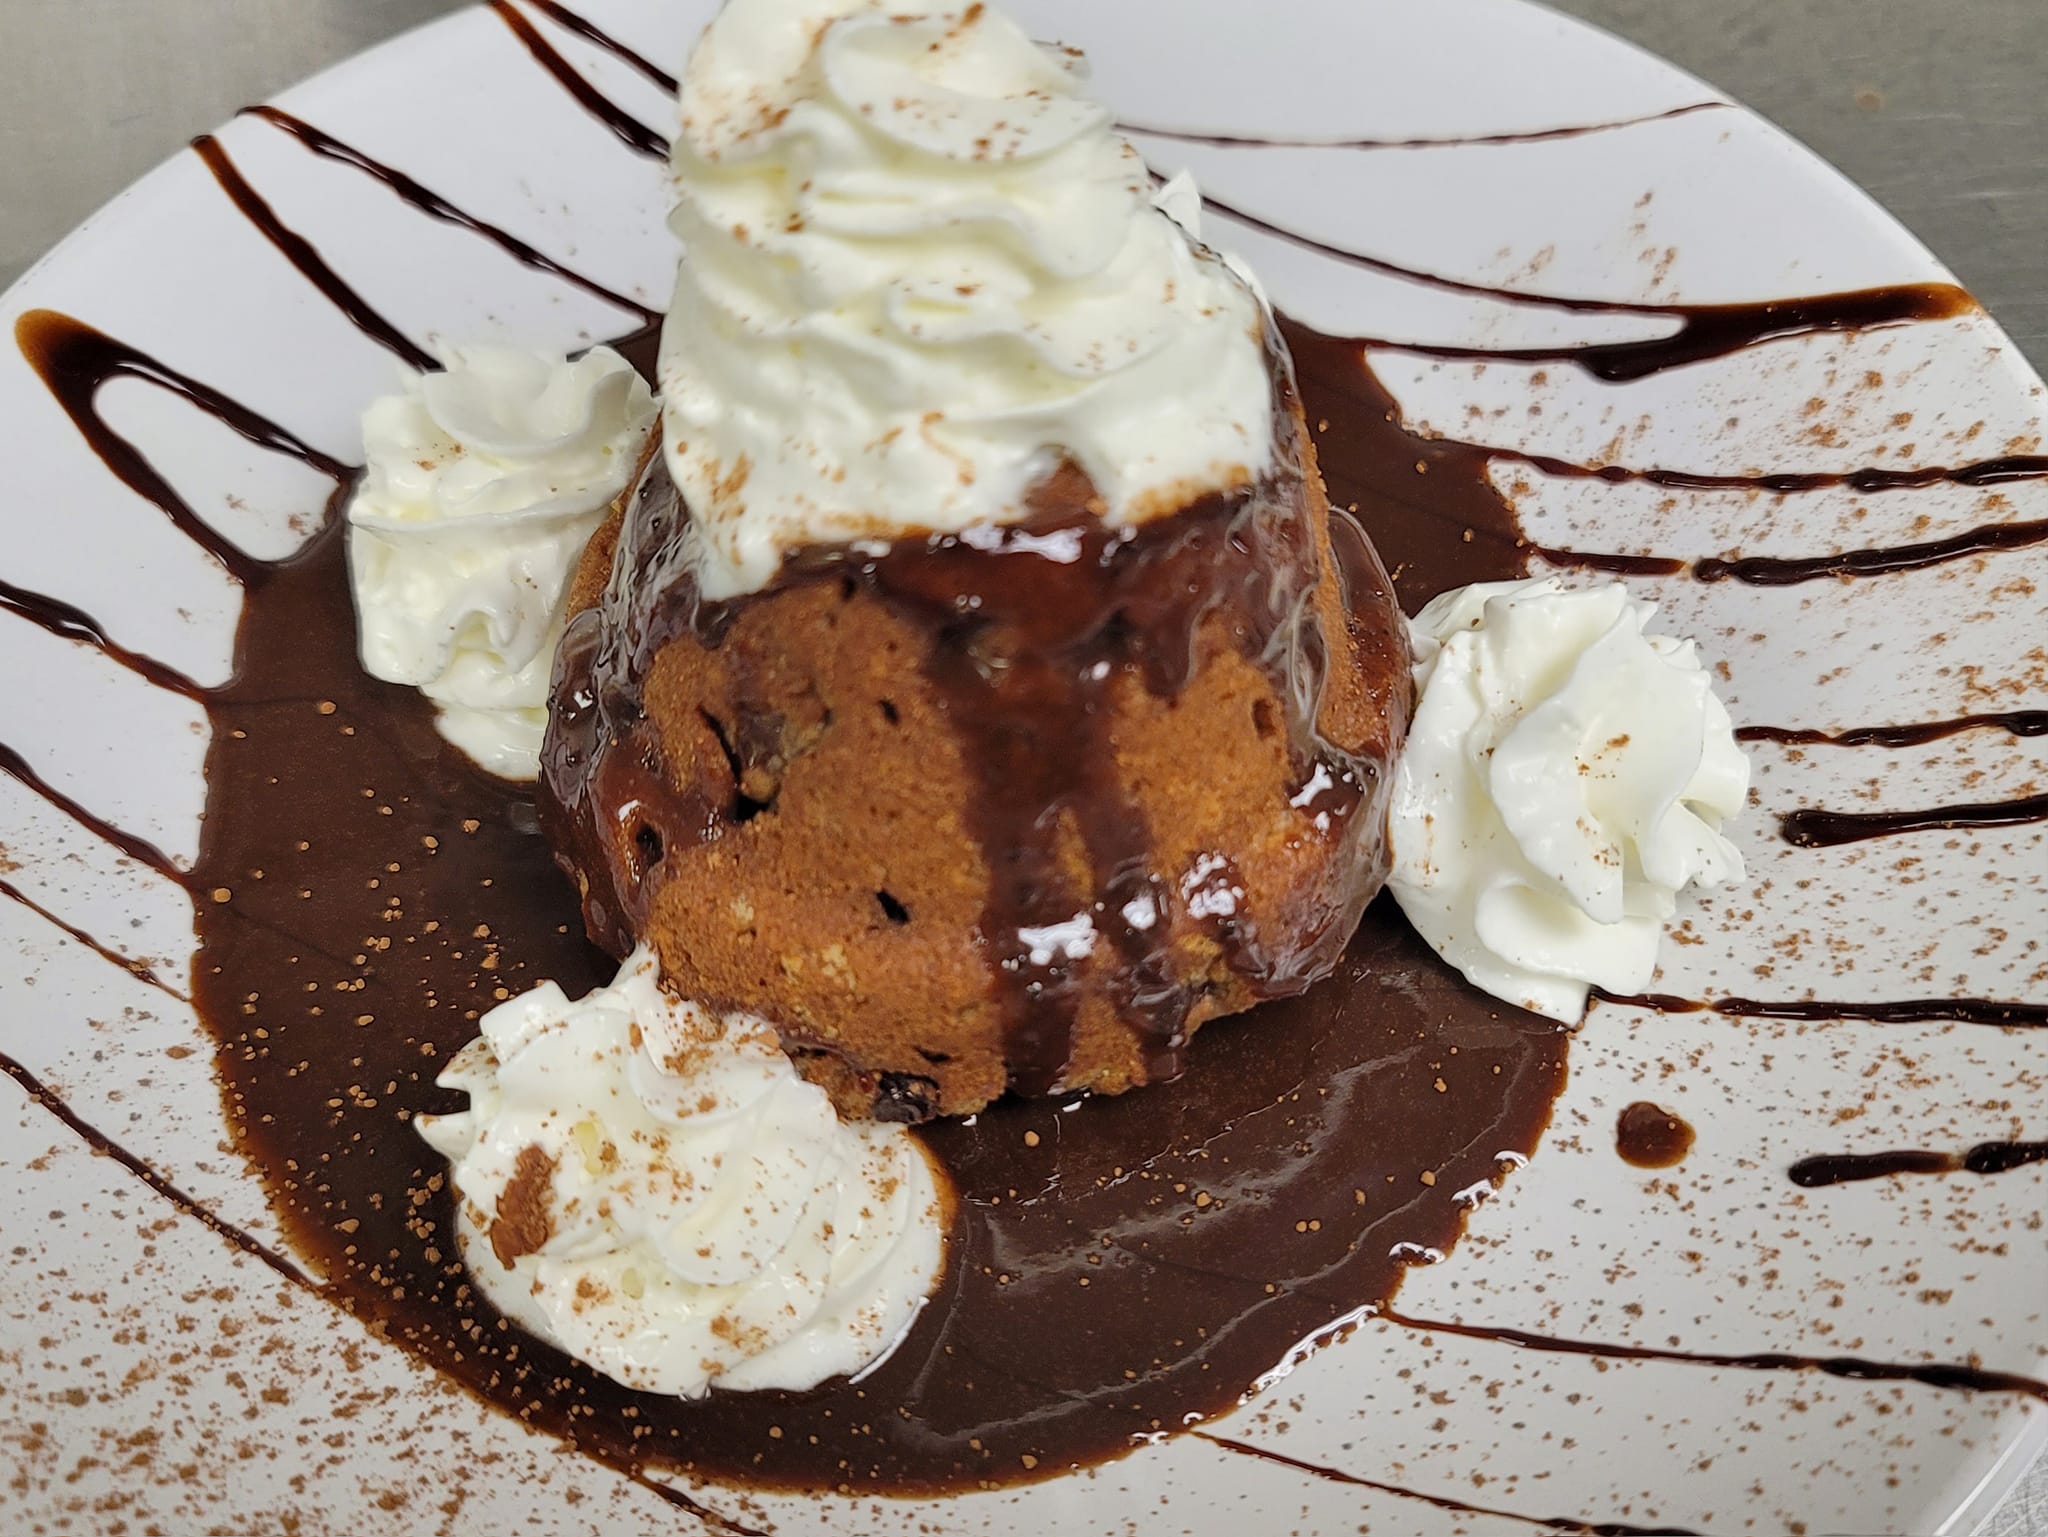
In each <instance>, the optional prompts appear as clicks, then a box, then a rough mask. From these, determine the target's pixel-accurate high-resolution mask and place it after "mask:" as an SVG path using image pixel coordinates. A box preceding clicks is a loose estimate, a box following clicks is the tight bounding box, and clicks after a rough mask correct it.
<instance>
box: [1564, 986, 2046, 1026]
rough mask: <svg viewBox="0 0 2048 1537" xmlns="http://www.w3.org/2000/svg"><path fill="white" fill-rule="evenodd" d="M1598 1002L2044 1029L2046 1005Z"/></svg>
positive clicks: (1747, 1015) (1620, 997) (1634, 998)
mask: <svg viewBox="0 0 2048 1537" xmlns="http://www.w3.org/2000/svg"><path fill="white" fill-rule="evenodd" d="M1593 996H1594V997H1596V998H1598V999H1600V1000H1601V1001H1602V1002H1603V1003H1613V1004H1620V1005H1622V1006H1623V1007H1626V1008H1632V1009H1649V1010H1651V1011H1653V1012H1655V1013H1658V1014H1720V1015H1724V1016H1726V1017H1728V1018H1730V1019H1789V1020H1812V1021H1814V1022H1816V1023H1824V1022H1827V1021H1831V1020H1851V1021H1857V1022H1860V1023H1864V1024H1878V1025H1927V1024H1952V1025H1988V1026H1991V1027H1993V1028H1997V1029H2021V1030H2039V1029H2044V1028H2048V1004H2042V1003H2016V1002H2008V1001H2005V1000H2002V999H1995V998H1908V999H1900V1000H1899V1001H1897V1002H1894V1003H1842V1002H1834V1001H1829V1000H1826V999H1791V1000H1780V1001H1776V1002H1767V1001H1765V1000H1763V999H1759V998H1680V997H1677V996H1676V995H1674V994H1671V993H1610V992H1608V991H1606V990H1605V989H1603V988H1597V987H1596V988H1594V989H1593Z"/></svg>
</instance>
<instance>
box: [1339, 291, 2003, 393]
mask: <svg viewBox="0 0 2048 1537" xmlns="http://www.w3.org/2000/svg"><path fill="white" fill-rule="evenodd" d="M1506 292H1508V290H1503V293H1506ZM1976 308H1977V301H1976V300H1975V299H1972V298H1971V297H1970V296H1969V295H1968V294H1967V293H1965V292H1964V291H1963V290H1962V289H1960V288H1957V287H1956V286H1954V285H1953V284H1950V283H1916V284H1909V285H1906V286H1904V287H1896V288H1870V289H1863V290H1860V291H1858V292H1854V293H1841V294H1827V295H1823V296H1820V297H1816V298H1810V299H1768V300H1765V301H1763V302H1762V303H1758V304H1703V305H1694V306H1687V307H1684V308H1679V307H1676V306H1667V307H1662V308H1653V307H1649V306H1644V307H1642V308H1639V309H1630V310H1629V311H1627V313H1630V314H1643V315H1650V314H1668V315H1671V316H1672V317H1673V318H1675V319H1677V320H1678V322H1679V326H1678V329H1677V330H1675V331H1673V332H1671V333H1670V334H1669V335H1667V336H1656V337H1651V338H1648V339H1647V340H1643V341H1626V342H1577V343H1572V344H1570V345H1564V346H1555V347H1460V346H1452V345H1446V344H1439V343H1435V342H1406V341H1389V340H1384V339H1380V338H1371V337H1360V338H1359V343H1360V345H1361V346H1365V347H1370V348H1372V349H1373V350H1375V351H1379V352H1400V353H1407V354H1410V355H1411V356H1415V357H1425V358H1442V359H1445V360H1446V361H1459V360H1475V359H1478V360H1484V361H1487V362H1496V363H1569V364H1571V365H1572V366H1573V367H1575V368H1580V369H1583V370H1585V371H1586V372H1587V373H1589V374H1591V375H1592V376H1593V377H1594V378H1596V379H1600V380H1604V381H1605V382H1607V383H1609V384H1628V383H1633V382H1634V381H1636V380H1638V379H1646V378H1649V377H1650V376H1651V375H1653V374H1660V373H1663V372H1665V371H1666V370H1667V369H1673V368H1685V367H1688V366H1690V365H1691V364H1694V363H1702V362H1706V361H1708V360H1710V359H1717V358H1725V357H1730V356H1732V355H1733V354H1735V353H1738V352H1744V351H1747V350H1748V349H1749V348H1751V347H1759V346H1762V345H1763V344H1764V343H1765V342H1772V341H1780V340H1782V339H1784V338H1786V337H1792V336H1817V335H1821V334H1824V333H1827V332H1836V331H1874V330H1880V329H1882V328H1884V327H1887V326H1896V325H1915V324H1920V323H1922V322H1925V321H1930V320H1946V319H1951V318H1953V317H1955V316H1958V315H1966V314H1971V313H1974V312H1975V311H1976Z"/></svg>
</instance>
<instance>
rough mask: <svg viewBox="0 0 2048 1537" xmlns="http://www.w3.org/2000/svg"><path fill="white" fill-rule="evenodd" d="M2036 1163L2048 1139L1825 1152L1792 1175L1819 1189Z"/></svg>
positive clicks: (2047, 1151)
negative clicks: (1958, 1147) (1942, 1148)
mask: <svg viewBox="0 0 2048 1537" xmlns="http://www.w3.org/2000/svg"><path fill="white" fill-rule="evenodd" d="M2033 1163H2048V1142H1980V1143H1978V1144H1977V1146H1975V1147H1973V1148H1971V1149H1969V1150H1968V1151H1967V1152H1962V1153H1936V1152H1922V1151H1917V1150H1906V1151H1899V1152H1890V1153H1824V1154H1820V1155H1818V1156H1816V1157H1813V1158H1802V1159H1800V1160H1799V1162H1797V1163H1795V1164H1793V1165H1792V1168H1791V1177H1792V1183H1793V1184H1795V1185H1798V1186H1801V1187H1802V1188H1804V1189H1807V1190H1817V1189H1820V1188H1823V1187H1825V1186H1828V1185H1847V1184H1853V1183H1855V1182H1857V1181H1860V1180H1866V1179H1888V1178H1890V1177H1891V1176H1893V1175H1896V1174H2010V1173H2011V1172H2012V1171H2013V1170H2014V1169H2024V1168H2025V1167H2026V1166H2027V1165H2028V1164H2033Z"/></svg>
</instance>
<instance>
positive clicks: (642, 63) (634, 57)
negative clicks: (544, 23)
mask: <svg viewBox="0 0 2048 1537" xmlns="http://www.w3.org/2000/svg"><path fill="white" fill-rule="evenodd" d="M526 3H527V4H528V5H530V6H532V7H533V8H534V9H535V10H536V11H539V12H540V13H541V15H543V16H545V17H547V18H548V19H549V20H551V21H553V22H554V23H555V24H556V25H557V26H560V27H562V28H564V29H565V30H567V31H570V32H573V33H575V34H576V35H577V36H578V37H580V38H582V39H583V40H584V41H585V42H590V43H595V44H596V45H597V46H598V47H600V48H602V49H603V50H604V51H605V52H606V53H609V54H611V55H612V56H613V57H614V58H617V59H622V60H624V61H625V62H626V63H627V64H630V65H632V66H633V68H634V69H636V70H638V71H639V72H640V73H641V74H642V75H644V76H646V77H647V79H648V80H650V81H651V82H653V83H654V84H655V85H657V86H659V87H660V88H661V89H662V90H664V91H667V92H668V93H669V94H670V95H674V94H675V92H676V90H677V88H678V87H679V85H680V84H681V82H680V81H678V80H677V79H676V77H675V76H674V75H671V74H670V73H669V72H668V71H667V70H665V69H663V68H662V67H661V66H660V65H658V64H656V63H655V62H654V61H653V60H652V59H650V58H648V57H647V55H645V54H644V53H641V52H639V51H637V50H636V49H632V48H628V47H627V46H626V45H625V44H624V43H622V42H620V41H619V40H618V39H617V38H615V37H613V36H612V35H611V33H609V32H606V31H605V30H604V29H603V28H601V27H599V26H598V25H597V24H596V23H595V22H593V21H591V20H590V19H589V18H588V17H585V16H579V15H577V14H576V12H574V11H572V10H570V9H569V7H567V6H566V5H563V4H562V3H561V0H526Z"/></svg>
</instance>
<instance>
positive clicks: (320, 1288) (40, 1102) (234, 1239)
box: [0, 1053, 768, 1537]
mask: <svg viewBox="0 0 2048 1537" xmlns="http://www.w3.org/2000/svg"><path fill="white" fill-rule="evenodd" d="M0 1073H4V1074H6V1075H7V1077H9V1078H11V1079H13V1080H14V1082H15V1084H16V1085H17V1086H18V1087H19V1088H20V1089H21V1091H22V1093H24V1094H25V1095H27V1096H28V1098H29V1099H30V1100H31V1101H32V1102H33V1103H34V1104H35V1105H36V1106H37V1107H38V1108H39V1109H41V1110H42V1111H43V1112H44V1113H46V1114H47V1115H49V1116H50V1117H51V1118H52V1119H53V1120H55V1121H57V1122H58V1123H59V1124H61V1125H62V1126H63V1127H64V1128H65V1129H66V1130H68V1131H69V1132H71V1134H72V1135H73V1136H75V1137H77V1138H78V1140H79V1141H80V1142H82V1143H84V1144H85V1145H86V1146H87V1147H89V1148H91V1149H92V1150H93V1152H95V1153H97V1154H99V1155H100V1156H101V1157H104V1158H111V1159H112V1160H113V1161H114V1162H115V1163H117V1164H119V1165H120V1166H121V1167H122V1168H124V1169H126V1170H127V1171H128V1172H129V1173H130V1174H132V1175H134V1176H135V1177H136V1178H137V1179H139V1180H140V1181H142V1183H143V1184H145V1185H147V1186H148V1187H149V1188H150V1189H151V1190H152V1191H154V1192H155V1193H156V1194H157V1195H159V1196H161V1197H162V1198H163V1199H164V1200H165V1201H167V1202H169V1203H170V1204H171V1205H172V1206H173V1207H175V1208H176V1209H177V1210H178V1211H179V1212H180V1213H182V1214H183V1215H185V1216H187V1217H190V1218H192V1219H193V1220H194V1221H195V1222H197V1223H199V1224H200V1225H201V1226H202V1227H204V1228H206V1229H207V1230H208V1231H210V1232H212V1233H213V1234H214V1235H215V1236H217V1237H219V1238H221V1239H224V1240H225V1241H226V1242H227V1243H228V1245H229V1246H230V1247H232V1248H234V1249H237V1250H239V1251H241V1252H242V1253H243V1254H246V1255H248V1256H249V1258H251V1259H253V1260H255V1261H256V1262H257V1263H258V1264H260V1265H262V1266H264V1267H265V1268H266V1269H268V1270H269V1271H271V1272H272V1273H273V1274H275V1275H276V1276H277V1277H278V1278H279V1279H280V1280H282V1281H285V1282H287V1283H289V1284H290V1285H292V1286H294V1287H296V1288H297V1289H299V1290H300V1291H303V1292H306V1293H308V1294H309V1295H311V1296H314V1297H318V1298H319V1299H321V1300H322V1301H324V1302H328V1303H332V1304H334V1305H335V1306H336V1307H337V1308H339V1309H340V1310H341V1311H343V1312H346V1313H348V1314H349V1315H350V1316H351V1317H354V1318H357V1319H359V1320H360V1321H361V1322H363V1323H364V1324H365V1325H366V1326H368V1327H373V1328H374V1327H375V1324H376V1320H375V1318H374V1317H373V1316H370V1315H367V1314H366V1313H364V1312H363V1310H361V1309H359V1308H358V1307H356V1306H355V1305H354V1304H353V1302H352V1300H351V1299H350V1298H349V1297H348V1296H347V1295H346V1294H345V1293H343V1292H341V1291H339V1290H338V1289H337V1288H335V1287H333V1286H331V1285H328V1284H326V1283H324V1282H321V1281H318V1280H315V1279H314V1278H313V1277H311V1276H309V1275H307V1274H306V1273H305V1272H304V1271H302V1270H300V1269H299V1268H298V1266H297V1265H295V1264H293V1263H292V1261H291V1260H289V1259H287V1258H286V1257H285V1256H284V1255H282V1254H280V1253H278V1252H277V1251H276V1250H275V1249H272V1248H270V1247H269V1246H268V1245H267V1244H265V1243H264V1242H263V1241H262V1240H261V1239H259V1238H257V1237H255V1236H254V1235H253V1234H251V1233H249V1232H247V1231H246V1230H245V1229H243V1228H239V1227H237V1226H235V1225H234V1224H233V1223H232V1222H229V1221H227V1220H226V1219H225V1218H223V1217H220V1216H217V1215H216V1214H215V1213H214V1212H213V1211H212V1210H211V1209H210V1208H209V1207H207V1206H206V1205H205V1204H204V1203H203V1202H201V1201H199V1200H197V1199H195V1198H194V1197H192V1196H190V1195H187V1194H186V1193H185V1192H184V1191H183V1190H182V1189H180V1188H179V1187H178V1186H177V1185H176V1184H174V1183H172V1182H171V1181H170V1180H168V1179H166V1178H165V1177H164V1176H163V1175H161V1174H159V1173H158V1172H157V1171H156V1170H155V1169H154V1168H153V1167H151V1166H150V1164H149V1163H148V1162H147V1161H146V1160H144V1159H142V1158H139V1157H137V1156H136V1155H135V1154H133V1153H131V1152H129V1151H128V1150H127V1149H126V1148H124V1147H123V1146H121V1144H120V1143H118V1142H116V1141H115V1140H114V1139H113V1138H111V1137H109V1136H108V1135H107V1134H106V1133H105V1132H103V1131H101V1130H100V1129H99V1128H98V1127H96V1126H94V1125H93V1124H92V1123H91V1122H90V1121H88V1120H86V1119H85V1118H84V1117H83V1116H81V1115H79V1114H78V1113H77V1112H76V1111H74V1110H73V1109H72V1108H71V1107H70V1105H68V1104H66V1103H65V1101H64V1099H63V1097H62V1096H61V1095H59V1094H57V1093H56V1092H55V1091H53V1090H52V1089H51V1088H50V1087H49V1086H48V1085H47V1084H45V1083H44V1082H43V1081H42V1080H41V1079H40V1078H38V1077H37V1076H36V1075H35V1074H34V1073H32V1072H30V1071H29V1069H28V1068H27V1067H25V1066H24V1065H23V1064H22V1063H20V1062H18V1061H16V1060H15V1059H14V1058H13V1057H10V1056H7V1055H5V1054H4V1053H0ZM584 1450H586V1451H588V1452H589V1455H591V1456H592V1457H593V1458H594V1459H595V1460H597V1461H599V1462H601V1463H603V1464H604V1465H605V1466H607V1467H609V1468H611V1469H612V1470H613V1471H614V1472H617V1473H620V1474H623V1475H624V1476H625V1477H627V1478H629V1479H631V1480H632V1481H633V1482H634V1483H636V1484H638V1485H639V1486H640V1487H642V1488H643V1489H645V1490H647V1491H648V1492H649V1493H650V1494H653V1495H654V1496H656V1497H657V1498H658V1499H660V1500H662V1501H663V1502H664V1503H666V1504H668V1505H670V1506H673V1507H674V1508H675V1509H677V1510H681V1511H685V1512H687V1513H688V1514H690V1515H692V1516H695V1517H696V1518H697V1519H698V1520H700V1521H703V1522H705V1523H707V1524H709V1525H711V1526H713V1527H716V1528H717V1529H718V1530H720V1531H722V1532H727V1533H730V1534H731V1537H768V1534H766V1533H764V1532H762V1531H760V1530H758V1529H757V1528H754V1527H750V1526H742V1525H740V1524H739V1523H738V1522H736V1521H733V1520H732V1519H730V1518H729V1517H727V1516H724V1515H721V1514H720V1513H719V1512H717V1511H715V1510H712V1509H711V1508H709V1507H708V1506H705V1505H700V1504H699V1503H698V1502H697V1501H695V1500H693V1499H691V1498H690V1497H689V1496H688V1495H687V1494H685V1493H683V1491H682V1490H680V1489H676V1488H673V1487H671V1486H670V1485H667V1484H663V1483H658V1482H656V1481H655V1480H654V1479H651V1478H649V1477H648V1476H647V1475H646V1473H645V1472H644V1471H642V1470H641V1469H640V1468H639V1467H637V1466H634V1465H632V1464H630V1463H628V1462H624V1461H620V1460H618V1459H615V1458H613V1457H610V1456H607V1455H605V1454H604V1453H602V1452H599V1451H590V1450H589V1449H588V1448H585V1449H584Z"/></svg>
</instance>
